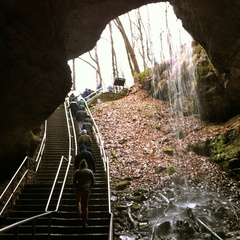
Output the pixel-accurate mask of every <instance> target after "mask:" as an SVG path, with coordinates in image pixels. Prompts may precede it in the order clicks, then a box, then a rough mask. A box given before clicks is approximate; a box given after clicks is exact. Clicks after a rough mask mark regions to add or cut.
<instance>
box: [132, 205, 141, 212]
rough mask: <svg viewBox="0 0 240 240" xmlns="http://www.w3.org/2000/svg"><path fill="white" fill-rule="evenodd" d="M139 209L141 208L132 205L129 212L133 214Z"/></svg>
mask: <svg viewBox="0 0 240 240" xmlns="http://www.w3.org/2000/svg"><path fill="white" fill-rule="evenodd" d="M140 209H141V206H140V205H132V206H131V210H132V211H133V212H137V211H139V210H140Z"/></svg>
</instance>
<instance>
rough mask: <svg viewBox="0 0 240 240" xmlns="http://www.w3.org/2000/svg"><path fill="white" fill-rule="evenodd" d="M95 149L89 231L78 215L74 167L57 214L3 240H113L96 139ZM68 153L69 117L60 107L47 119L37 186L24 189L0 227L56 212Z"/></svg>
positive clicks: (11, 232) (9, 233)
mask: <svg viewBox="0 0 240 240" xmlns="http://www.w3.org/2000/svg"><path fill="white" fill-rule="evenodd" d="M92 150H93V152H94V155H95V158H96V172H95V174H94V176H95V184H94V186H93V189H92V193H91V196H90V202H89V221H88V226H87V227H86V228H82V224H81V219H80V218H78V216H77V214H76V209H75V192H74V187H73V185H72V178H73V174H74V165H73V166H72V167H71V169H70V171H69V173H68V177H67V181H66V184H65V187H64V190H63V194H62V198H61V202H60V206H59V209H58V211H56V212H53V214H50V215H44V216H41V217H40V218H37V219H34V221H30V222H27V223H25V224H24V225H19V226H18V227H17V228H14V229H11V230H9V231H7V232H3V233H0V240H11V239H19V240H21V239H22V240H28V239H31V240H32V239H36V240H37V239H39V240H45V239H46V240H47V239H59V240H60V239H67V240H71V239H81V240H86V239H91V240H94V239H100V240H105V239H106V240H107V239H110V238H109V229H110V225H111V224H110V218H111V215H110V213H109V200H108V184H107V176H106V172H105V169H104V165H103V162H102V159H101V153H100V150H99V147H98V144H97V142H96V139H93V146H92ZM68 154H69V143H68V131H67V124H66V117H65V112H64V109H60V108H59V109H57V110H56V111H55V112H54V113H53V115H52V116H51V117H50V118H49V119H48V127H47V141H46V147H45V151H44V154H43V157H42V161H41V165H40V168H39V171H38V173H37V176H36V183H35V184H27V185H25V186H24V189H23V190H22V192H21V194H20V196H19V199H18V200H17V201H16V204H15V205H14V208H13V210H12V211H11V212H10V214H9V215H8V217H6V218H5V222H4V225H3V226H0V228H2V227H4V226H7V225H10V224H13V223H15V222H18V221H21V220H23V219H27V218H29V217H32V216H35V215H38V214H41V213H44V212H49V211H54V209H55V207H56V204H57V202H58V198H59V195H60V191H61V186H62V183H63V181H64V175H65V170H64V169H66V167H67V165H68V161H67V159H65V158H64V157H62V156H67V155H68ZM60 160H61V161H62V168H61V170H60V171H59V176H58V178H57V180H56V187H55V189H54V191H53V192H52V198H51V199H50V200H49V195H50V193H51V191H52V185H53V182H54V179H55V175H56V173H57V171H58V166H59V162H60ZM48 202H49V206H48V208H47V209H46V205H47V203H48ZM16 231H18V233H19V234H18V238H17V237H16V235H15V234H16ZM33 231H34V233H33ZM33 236H34V237H33Z"/></svg>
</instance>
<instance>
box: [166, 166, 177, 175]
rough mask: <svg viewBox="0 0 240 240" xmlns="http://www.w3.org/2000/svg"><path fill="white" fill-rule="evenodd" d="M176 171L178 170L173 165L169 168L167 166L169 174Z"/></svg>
mask: <svg viewBox="0 0 240 240" xmlns="http://www.w3.org/2000/svg"><path fill="white" fill-rule="evenodd" d="M175 172H176V170H175V168H174V167H173V166H169V167H168V168H167V173H168V174H169V175H172V174H173V173H175Z"/></svg>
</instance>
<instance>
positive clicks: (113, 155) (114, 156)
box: [111, 150, 117, 159]
mask: <svg viewBox="0 0 240 240" xmlns="http://www.w3.org/2000/svg"><path fill="white" fill-rule="evenodd" d="M111 154H112V157H113V158H116V159H117V155H116V153H115V152H114V151H113V150H112V152H111Z"/></svg>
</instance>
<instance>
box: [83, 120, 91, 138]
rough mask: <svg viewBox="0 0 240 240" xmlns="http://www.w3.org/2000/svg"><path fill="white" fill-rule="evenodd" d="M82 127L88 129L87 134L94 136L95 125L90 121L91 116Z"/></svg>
mask: <svg viewBox="0 0 240 240" xmlns="http://www.w3.org/2000/svg"><path fill="white" fill-rule="evenodd" d="M82 129H86V130H87V134H88V135H89V136H90V137H91V138H93V126H92V124H91V122H90V121H89V118H86V119H85V121H84V123H83V125H82Z"/></svg>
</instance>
